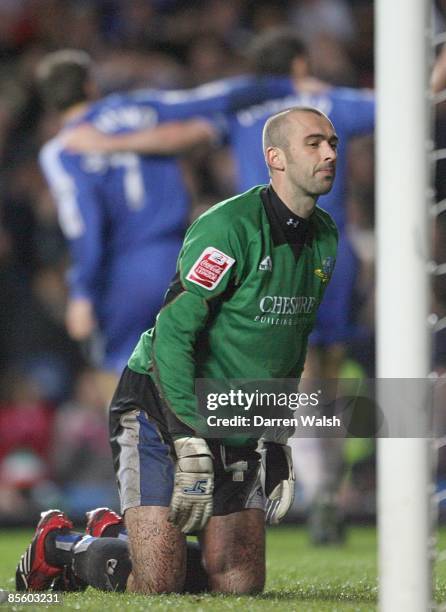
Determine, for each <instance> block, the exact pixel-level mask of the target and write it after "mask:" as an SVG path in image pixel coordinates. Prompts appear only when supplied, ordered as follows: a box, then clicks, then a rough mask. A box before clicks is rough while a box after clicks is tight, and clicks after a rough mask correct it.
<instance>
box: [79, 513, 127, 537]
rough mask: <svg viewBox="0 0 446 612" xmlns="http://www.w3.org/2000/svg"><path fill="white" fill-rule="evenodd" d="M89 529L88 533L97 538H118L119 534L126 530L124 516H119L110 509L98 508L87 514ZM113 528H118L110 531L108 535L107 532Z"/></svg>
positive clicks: (87, 529)
mask: <svg viewBox="0 0 446 612" xmlns="http://www.w3.org/2000/svg"><path fill="white" fill-rule="evenodd" d="M86 517H87V527H86V530H85V531H86V533H88V535H91V536H93V537H95V538H101V537H102V536H109V537H112V538H113V537H117V536H118V535H119V533H120V532H121V531H122V530H123V529H124V521H123V520H122V516H119V514H117V513H116V512H113V510H110V508H96V509H95V510H90V512H87V513H86ZM112 526H116V527H115V529H113V530H110V531H109V532H108V533H107V534H106V533H105V531H106V530H107V529H108V528H109V527H112Z"/></svg>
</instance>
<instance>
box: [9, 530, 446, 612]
mask: <svg viewBox="0 0 446 612" xmlns="http://www.w3.org/2000/svg"><path fill="white" fill-rule="evenodd" d="M30 537H31V531H27V530H8V531H6V530H3V531H1V530H0V587H1V588H3V589H6V590H10V591H13V590H14V582H13V574H14V569H15V565H16V563H17V561H18V558H19V556H20V554H21V553H22V552H23V550H24V549H25V547H26V546H27V544H28V543H29V540H30ZM440 545H441V548H443V549H445V548H446V531H444V530H443V531H442V532H441V533H440ZM376 562H377V560H376V532H375V529H373V528H371V527H354V528H351V529H350V530H349V536H348V541H347V544H346V545H345V546H343V547H330V548H314V547H312V546H310V545H309V543H308V538H307V534H306V532H305V529H304V528H302V527H294V526H284V527H279V528H273V529H269V530H268V542H267V584H266V589H265V592H264V593H263V594H262V595H258V596H255V597H248V596H243V597H238V596H229V595H226V596H223V595H200V596H196V595H194V596H192V595H161V596H150V597H148V596H142V595H128V594H125V593H124V594H118V593H116V594H115V593H101V592H99V591H95V590H94V589H91V588H89V589H87V591H85V592H84V593H80V594H72V595H70V594H68V595H65V596H64V605H63V607H62V606H55V605H52V606H43V605H39V606H31V605H26V606H22V607H18V606H15V607H14V608H8V606H6V605H2V606H0V612H1V609H11V610H12V609H14V610H19V609H23V610H42V609H43V608H46V607H47V608H49V609H51V610H54V611H56V610H58V609H67V610H82V611H90V610H91V611H98V612H99V611H102V610H107V612H109V611H113V610H120V611H121V612H122V611H123V610H131V611H132V612H133V611H140V610H141V611H143V610H147V609H150V610H151V611H152V610H154V611H159V612H162V611H164V610H178V611H181V612H188V611H192V610H193V611H195V612H207V611H209V612H220V611H227V610H243V611H244V612H250V611H251V610H253V611H257V610H271V609H273V610H284V611H285V610H286V611H294V610H297V611H302V612H323V611H326V610H330V611H331V612H337V611H344V610H351V611H353V610H355V611H358V612H363V611H364V612H365V611H369V610H376V600H377V569H376ZM443 565H446V564H445V563H442V564H438V569H437V578H436V585H437V586H436V599H437V600H438V601H441V600H443V601H444V600H446V567H442V566H443Z"/></svg>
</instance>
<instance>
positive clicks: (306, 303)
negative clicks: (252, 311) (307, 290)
mask: <svg viewBox="0 0 446 612" xmlns="http://www.w3.org/2000/svg"><path fill="white" fill-rule="evenodd" d="M316 307H317V301H316V298H315V297H313V296H311V295H294V296H288V295H265V296H264V297H262V298H261V299H260V302H259V309H260V314H258V315H256V316H255V317H254V321H256V322H257V323H263V324H264V325H279V326H286V325H289V326H290V325H291V326H293V325H299V324H300V323H304V322H305V321H306V320H307V318H306V317H304V318H302V317H298V316H295V315H311V314H313V313H314V312H315V310H316Z"/></svg>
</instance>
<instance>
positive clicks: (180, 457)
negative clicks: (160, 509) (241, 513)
mask: <svg viewBox="0 0 446 612" xmlns="http://www.w3.org/2000/svg"><path fill="white" fill-rule="evenodd" d="M174 446H175V452H176V456H177V462H176V469H175V484H174V487H173V493H172V500H171V502H170V511H169V517H168V520H169V521H170V522H171V523H174V524H175V525H177V526H178V527H179V528H180V529H181V531H182V532H183V533H191V532H194V531H200V530H201V529H203V527H204V526H205V525H206V523H207V521H208V519H209V518H210V516H211V515H212V503H213V500H212V492H213V490H214V466H213V462H212V453H211V451H210V450H209V447H208V445H207V444H206V442H205V440H203V438H195V437H186V438H178V439H177V440H174Z"/></svg>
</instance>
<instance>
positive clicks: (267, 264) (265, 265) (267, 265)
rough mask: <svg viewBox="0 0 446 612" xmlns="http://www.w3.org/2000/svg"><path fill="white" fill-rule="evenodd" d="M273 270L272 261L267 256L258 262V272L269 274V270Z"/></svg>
mask: <svg viewBox="0 0 446 612" xmlns="http://www.w3.org/2000/svg"><path fill="white" fill-rule="evenodd" d="M272 269H273V262H272V259H271V257H270V256H269V255H267V256H266V257H265V258H264V259H262V261H261V262H260V265H259V270H268V271H269V272H271V270H272Z"/></svg>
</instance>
